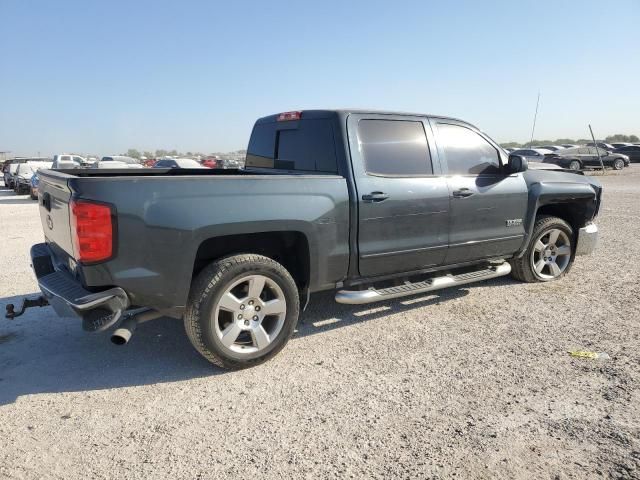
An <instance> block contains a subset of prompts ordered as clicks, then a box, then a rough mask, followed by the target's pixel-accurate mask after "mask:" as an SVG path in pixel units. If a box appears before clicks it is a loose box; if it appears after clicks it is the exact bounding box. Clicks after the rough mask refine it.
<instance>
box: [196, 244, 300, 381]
mask: <svg viewBox="0 0 640 480" xmlns="http://www.w3.org/2000/svg"><path fill="white" fill-rule="evenodd" d="M252 275H254V276H259V277H266V278H267V279H268V280H271V281H273V282H275V284H276V285H277V287H279V288H280V289H281V294H282V295H283V296H284V300H285V301H286V312H285V313H283V317H284V323H282V322H281V323H280V324H279V325H281V327H280V330H279V331H278V333H277V334H275V337H274V338H273V339H272V340H270V343H269V345H268V346H267V347H264V349H263V350H259V351H256V352H254V353H248V354H247V353H238V352H234V351H231V350H230V349H229V348H227V347H225V346H224V345H223V344H222V341H221V339H220V338H219V337H218V334H217V333H216V328H217V327H216V322H220V319H219V318H214V317H215V312H216V306H218V305H219V302H220V300H221V297H222V296H223V295H224V294H225V293H226V291H227V289H228V288H229V287H230V286H232V285H233V284H234V282H237V281H238V280H241V279H243V278H244V277H247V276H252ZM243 307H244V305H243ZM299 313H300V299H299V294H298V288H297V286H296V283H295V281H294V280H293V278H292V277H291V275H290V274H289V272H288V271H287V270H286V269H285V268H284V267H283V266H282V265H280V264H279V263H278V262H276V261H274V260H272V259H270V258H267V257H263V256H262V255H255V254H243V255H233V256H229V257H225V258H222V259H220V260H217V261H215V262H213V263H211V264H210V265H209V266H207V267H206V268H205V269H204V270H202V272H200V273H199V274H198V276H197V277H196V278H195V280H194V281H193V283H192V285H191V291H190V293H189V300H188V303H187V309H186V312H185V315H184V326H185V330H186V332H187V336H188V337H189V340H190V341H191V343H192V344H193V346H194V347H195V349H196V350H197V351H198V352H199V353H200V354H201V355H202V356H203V357H205V358H206V359H207V360H209V361H210V362H211V363H213V364H215V365H218V366H220V367H223V368H228V369H240V368H247V367H251V366H254V365H258V364H260V363H263V362H265V361H267V360H269V359H270V358H271V357H273V356H275V355H276V354H277V353H278V352H280V350H282V349H283V348H284V346H285V345H286V344H287V342H288V341H289V338H291V335H293V332H294V329H295V327H296V325H297V323H298V316H299ZM232 316H233V315H232ZM233 318H235V317H233ZM265 321H266V317H265ZM229 323H233V320H231V321H230V322H229ZM227 325H228V324H227ZM218 327H219V325H218ZM238 338H240V337H238Z"/></svg>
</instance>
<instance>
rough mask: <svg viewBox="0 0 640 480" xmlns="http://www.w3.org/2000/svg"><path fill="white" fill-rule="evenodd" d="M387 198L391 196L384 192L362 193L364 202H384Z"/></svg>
mask: <svg viewBox="0 0 640 480" xmlns="http://www.w3.org/2000/svg"><path fill="white" fill-rule="evenodd" d="M387 198H389V194H387V193H383V192H371V193H366V194H364V195H362V200H363V201H364V202H384V201H385V200H386V199H387Z"/></svg>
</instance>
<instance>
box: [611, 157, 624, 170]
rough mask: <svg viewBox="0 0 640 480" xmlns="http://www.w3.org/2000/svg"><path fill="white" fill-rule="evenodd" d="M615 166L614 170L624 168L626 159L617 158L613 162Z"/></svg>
mask: <svg viewBox="0 0 640 480" xmlns="http://www.w3.org/2000/svg"><path fill="white" fill-rule="evenodd" d="M613 168H614V170H622V169H623V168H624V160H622V159H621V158H617V159H616V160H615V161H614V162H613Z"/></svg>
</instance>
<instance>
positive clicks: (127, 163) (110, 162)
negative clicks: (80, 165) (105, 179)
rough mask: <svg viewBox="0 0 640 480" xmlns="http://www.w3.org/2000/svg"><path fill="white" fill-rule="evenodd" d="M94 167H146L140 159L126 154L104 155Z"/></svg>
mask: <svg viewBox="0 0 640 480" xmlns="http://www.w3.org/2000/svg"><path fill="white" fill-rule="evenodd" d="M93 167H94V168H144V167H143V165H141V164H140V162H139V161H138V160H136V159H135V158H132V157H127V156H125V155H110V156H107V157H102V158H101V159H100V161H99V162H96V163H95V164H94V165H93Z"/></svg>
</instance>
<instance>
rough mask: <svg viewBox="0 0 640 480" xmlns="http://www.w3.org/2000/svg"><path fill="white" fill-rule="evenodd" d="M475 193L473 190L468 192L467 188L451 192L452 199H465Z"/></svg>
mask: <svg viewBox="0 0 640 480" xmlns="http://www.w3.org/2000/svg"><path fill="white" fill-rule="evenodd" d="M474 193H475V192H474V191H473V190H469V189H468V188H461V189H459V190H454V191H453V197H454V198H466V197H470V196H471V195H473V194H474Z"/></svg>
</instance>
